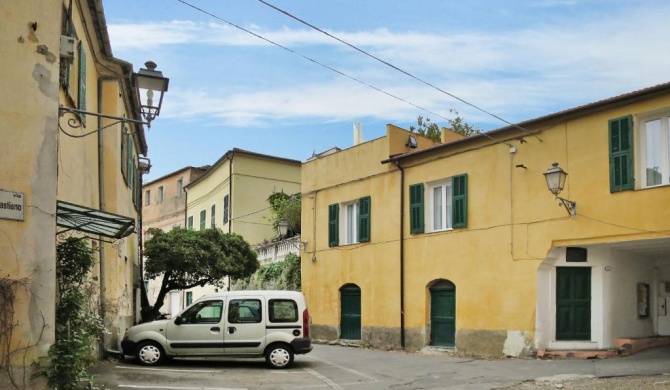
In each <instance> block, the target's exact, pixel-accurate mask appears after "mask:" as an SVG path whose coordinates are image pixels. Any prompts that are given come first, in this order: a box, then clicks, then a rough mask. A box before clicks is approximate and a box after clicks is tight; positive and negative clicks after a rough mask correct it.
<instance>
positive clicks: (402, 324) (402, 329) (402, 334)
mask: <svg viewBox="0 0 670 390" xmlns="http://www.w3.org/2000/svg"><path fill="white" fill-rule="evenodd" d="M395 166H396V167H398V169H399V170H400V347H401V348H402V349H405V231H404V226H405V170H404V169H403V167H402V166H400V162H399V161H395Z"/></svg>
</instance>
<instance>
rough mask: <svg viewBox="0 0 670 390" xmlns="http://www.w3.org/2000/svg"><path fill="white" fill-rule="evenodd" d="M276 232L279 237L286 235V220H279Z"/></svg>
mask: <svg viewBox="0 0 670 390" xmlns="http://www.w3.org/2000/svg"><path fill="white" fill-rule="evenodd" d="M277 230H279V236H280V237H282V238H283V237H286V235H287V234H288V222H286V220H283V219H282V220H281V221H279V222H278V223H277Z"/></svg>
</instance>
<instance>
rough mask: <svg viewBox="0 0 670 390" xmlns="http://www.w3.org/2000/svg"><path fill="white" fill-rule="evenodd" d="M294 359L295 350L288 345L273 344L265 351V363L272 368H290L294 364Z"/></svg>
mask: <svg viewBox="0 0 670 390" xmlns="http://www.w3.org/2000/svg"><path fill="white" fill-rule="evenodd" d="M293 357H294V354H293V349H292V348H291V347H290V346H289V345H288V344H282V343H280V344H273V345H271V346H270V347H269V348H268V349H267V350H266V351H265V361H266V362H267V364H268V366H270V367H271V368H276V369H283V368H288V367H290V366H291V365H292V364H293Z"/></svg>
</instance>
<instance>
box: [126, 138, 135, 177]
mask: <svg viewBox="0 0 670 390" xmlns="http://www.w3.org/2000/svg"><path fill="white" fill-rule="evenodd" d="M126 146H127V148H128V150H127V152H126V176H127V177H126V184H127V185H128V186H129V187H131V186H132V180H133V179H132V172H133V165H134V164H133V150H134V149H135V148H134V145H133V137H132V136H128V142H126Z"/></svg>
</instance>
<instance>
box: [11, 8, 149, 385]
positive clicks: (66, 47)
mask: <svg viewBox="0 0 670 390" xmlns="http://www.w3.org/2000/svg"><path fill="white" fill-rule="evenodd" d="M0 15H2V22H1V23H0V42H1V46H2V48H3V56H2V57H1V58H0V78H1V79H2V80H3V83H4V84H3V85H4V90H5V91H11V93H3V94H2V95H1V96H0V117H1V118H2V122H3V126H2V129H0V133H1V136H2V141H3V142H2V146H1V147H0V148H1V149H2V151H1V152H0V156H2V157H0V160H1V161H2V165H3V169H2V170H0V189H1V191H0V205H2V207H0V253H3V254H4V255H3V256H1V257H0V283H1V284H2V288H0V290H2V291H8V290H12V291H13V292H14V293H16V296H15V297H14V298H12V299H11V300H8V297H7V296H2V297H0V301H2V302H3V305H9V307H8V306H3V310H2V312H3V313H2V314H0V315H1V316H3V317H2V319H1V320H0V324H4V325H2V326H5V327H7V326H9V325H8V324H12V325H13V328H12V329H11V331H8V328H3V329H0V346H1V348H0V366H2V367H7V366H9V365H11V364H16V365H18V366H21V365H23V364H30V363H32V362H33V360H34V359H36V358H38V357H40V356H44V355H45V354H46V353H47V350H48V348H49V346H50V345H51V344H52V343H53V341H54V327H55V326H54V325H55V324H54V322H55V317H54V315H55V313H54V308H55V298H54V297H55V296H56V276H55V267H56V245H57V243H58V241H59V240H61V239H63V238H64V237H66V236H68V235H74V236H77V237H82V236H88V237H91V238H92V244H91V245H92V246H93V247H94V248H95V249H97V251H98V252H97V253H98V254H99V258H98V259H97V260H98V264H97V265H96V267H95V269H94V271H93V275H92V277H93V279H94V280H96V281H97V283H98V286H97V289H98V292H97V293H99V292H100V291H102V298H103V299H102V300H101V304H100V312H101V314H102V315H103V316H104V318H105V324H106V326H107V329H108V330H109V334H107V335H106V336H105V340H104V346H103V347H104V348H105V349H111V350H118V338H119V337H120V335H122V334H123V332H124V331H125V329H126V328H127V327H128V326H130V325H132V324H133V323H134V321H135V309H136V308H135V299H134V297H135V294H136V288H137V287H138V286H139V273H138V264H139V262H138V240H137V236H136V235H134V234H132V233H134V232H135V230H134V229H135V227H136V226H137V222H136V221H137V220H138V218H139V210H140V204H139V188H140V180H139V168H140V167H139V160H138V156H139V155H140V154H146V153H147V145H146V141H145V138H144V130H143V126H142V124H141V122H140V120H139V119H140V117H139V108H140V106H139V100H138V97H137V92H136V89H135V88H134V82H133V79H132V77H131V76H132V74H133V67H132V64H130V63H127V62H124V61H121V60H118V59H116V58H114V57H113V55H112V51H111V47H110V42H109V36H108V34H107V27H106V23H105V19H104V11H103V7H102V1H101V0H95V1H83V0H74V1H69V0H67V1H65V0H64V1H48V2H39V4H38V3H37V2H34V1H28V2H3V3H2V5H0ZM73 110H78V111H73ZM89 113H91V114H89ZM95 114H104V115H106V116H107V117H101V116H99V115H95ZM114 117H116V118H123V119H124V120H123V121H122V122H119V121H118V120H115V119H113V118H114ZM103 127H104V129H103V130H101V131H98V129H100V128H103ZM112 242H114V244H113V245H112ZM17 281H19V282H20V283H21V285H20V286H19V285H17V284H16V283H15V282H17ZM13 283H14V284H13ZM9 285H12V286H13V287H11V288H8V289H5V287H8V286H9ZM10 309H11V310H10ZM8 351H9V356H7V352H8ZM1 372H2V373H6V371H5V370H1ZM1 376H2V374H0V384H1V383H3V382H2V378H1Z"/></svg>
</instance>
